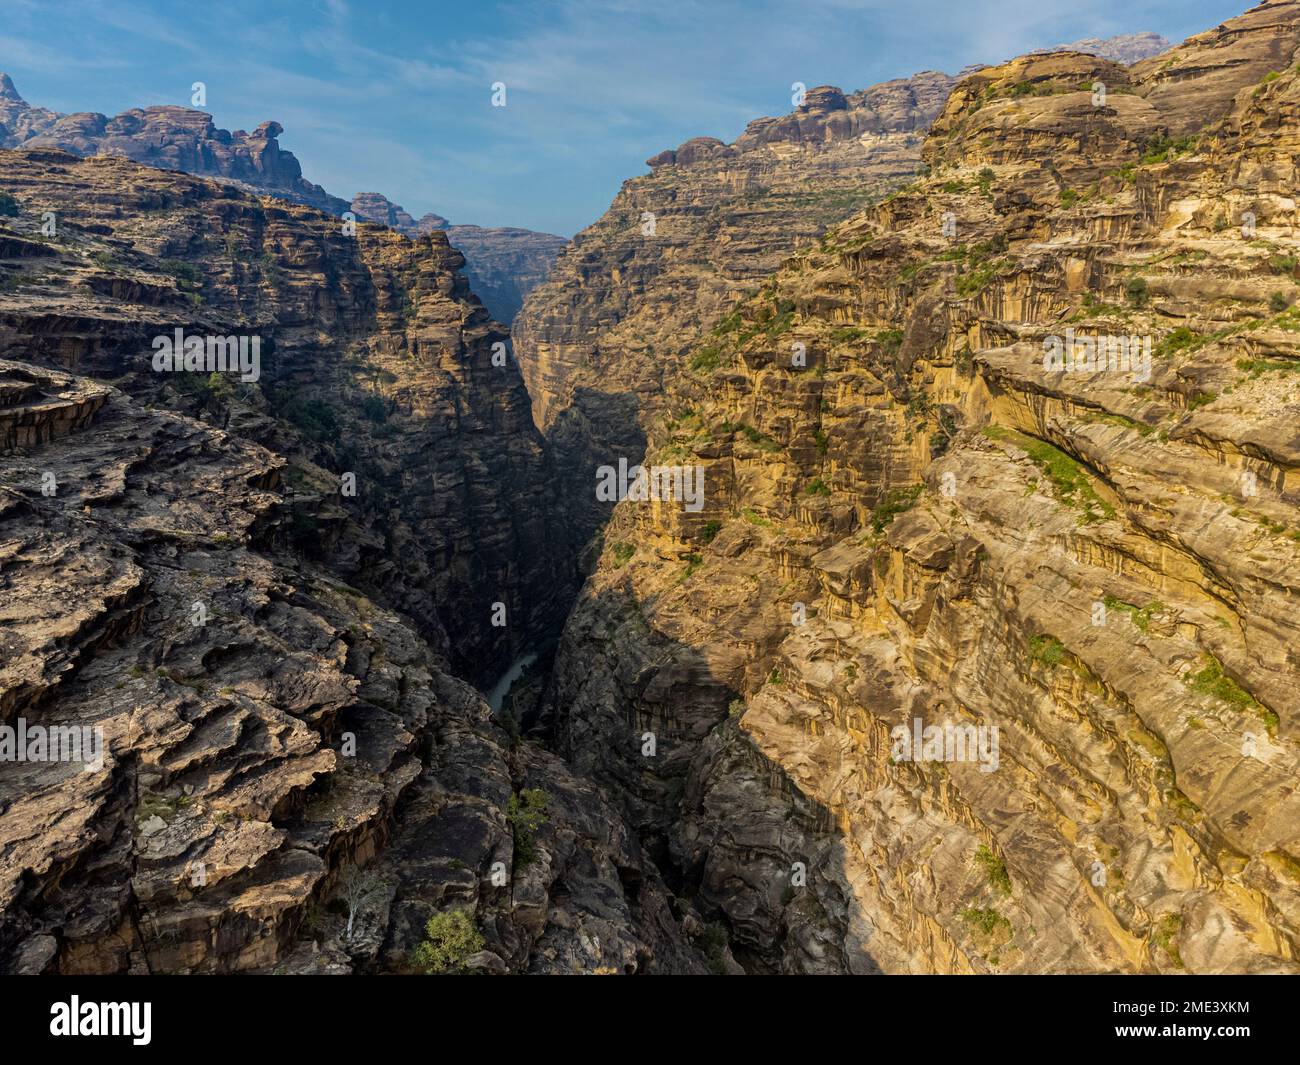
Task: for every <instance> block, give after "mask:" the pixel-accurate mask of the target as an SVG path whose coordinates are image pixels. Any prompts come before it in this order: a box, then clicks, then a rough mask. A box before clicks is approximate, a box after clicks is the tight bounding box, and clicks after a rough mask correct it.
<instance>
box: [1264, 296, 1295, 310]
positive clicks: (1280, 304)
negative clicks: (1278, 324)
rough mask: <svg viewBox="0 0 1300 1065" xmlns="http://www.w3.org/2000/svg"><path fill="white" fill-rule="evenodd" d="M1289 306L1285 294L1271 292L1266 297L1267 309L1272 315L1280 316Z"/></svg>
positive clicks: (1289, 302) (1289, 303)
mask: <svg viewBox="0 0 1300 1065" xmlns="http://www.w3.org/2000/svg"><path fill="white" fill-rule="evenodd" d="M1290 306H1291V301H1290V300H1289V299H1287V295H1286V293H1285V292H1272V293H1270V294H1269V297H1268V309H1269V310H1270V311H1272V312H1273V313H1274V314H1281V313H1282V312H1283V311H1285V310H1286V309H1287V308H1288V307H1290Z"/></svg>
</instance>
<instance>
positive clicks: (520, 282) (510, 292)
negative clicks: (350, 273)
mask: <svg viewBox="0 0 1300 1065" xmlns="http://www.w3.org/2000/svg"><path fill="white" fill-rule="evenodd" d="M425 217H428V216H427V215H426V216H425ZM446 232H447V239H448V240H449V241H451V246H452V247H453V248H456V249H458V250H459V251H460V252H461V253H462V254H463V255H464V256H465V277H466V278H467V279H468V280H469V283H470V287H471V288H472V289H473V290H474V292H475V293H476V294H477V295H478V297H479V299H481V300H482V301H483V306H484V307H486V308H487V309H488V311H489V312H491V314H492V317H493V318H495V319H496V320H497V321H498V322H501V323H502V324H503V325H506V326H513V324H514V320H515V318H516V317H517V316H518V314H519V309H520V308H521V307H522V306H523V305H524V300H525V299H527V298H528V294H529V293H530V292H532V291H533V289H535V288H536V287H537V286H538V285H540V284H541V283H542V282H543V281H545V280H546V279H547V277H549V276H550V273H551V269H552V268H553V267H554V266H555V260H556V259H557V258H559V255H560V252H562V251H563V250H564V248H565V246H566V245H567V244H568V243H569V242H568V240H566V239H565V238H564V237H557V236H556V235H555V234H554V233H539V232H537V231H536V230H533V229H517V228H515V227H513V226H461V225H456V226H447V228H446Z"/></svg>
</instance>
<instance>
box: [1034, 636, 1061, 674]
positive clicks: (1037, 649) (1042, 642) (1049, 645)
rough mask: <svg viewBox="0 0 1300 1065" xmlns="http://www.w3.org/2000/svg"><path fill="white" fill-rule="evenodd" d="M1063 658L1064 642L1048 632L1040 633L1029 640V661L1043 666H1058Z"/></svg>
mask: <svg viewBox="0 0 1300 1065" xmlns="http://www.w3.org/2000/svg"><path fill="white" fill-rule="evenodd" d="M1064 658H1065V644H1063V643H1061V641H1060V640H1058V639H1057V638H1056V637H1055V636H1052V635H1050V634H1049V633H1045V632H1044V633H1040V634H1039V635H1038V636H1033V637H1031V638H1030V640H1029V661H1030V662H1036V663H1039V664H1040V665H1044V666H1059V665H1060V664H1061V662H1062V660H1064Z"/></svg>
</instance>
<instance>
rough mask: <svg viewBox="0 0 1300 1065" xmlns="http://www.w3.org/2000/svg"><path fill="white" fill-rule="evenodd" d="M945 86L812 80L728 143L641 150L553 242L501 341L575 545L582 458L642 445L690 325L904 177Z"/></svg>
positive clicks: (591, 463)
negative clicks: (616, 185)
mask: <svg viewBox="0 0 1300 1065" xmlns="http://www.w3.org/2000/svg"><path fill="white" fill-rule="evenodd" d="M951 86H952V79H951V78H949V77H948V76H947V75H944V74H938V73H933V72H927V73H922V74H918V75H916V76H915V77H913V78H910V79H905V80H899V81H892V82H886V83H884V84H882V85H877V86H874V87H872V88H870V89H866V90H863V91H861V92H856V93H852V94H849V95H846V94H844V93H842V92H841V91H840V90H839V89H836V88H832V87H829V86H822V87H818V88H813V89H809V90H808V92H807V94H806V96H805V98H804V100H803V102H802V103H801V104H800V106H799V107H797V108H796V109H795V111H794V112H792V113H791V114H789V115H785V116H783V117H779V118H760V119H756V120H755V121H753V122H751V123H750V124H749V126H748V127H747V128H746V130H745V132H744V133H743V134H742V135H741V136H740V137H738V138H737V139H736V141H735V142H734V143H732V144H724V143H723V142H721V141H719V140H715V139H712V138H694V139H692V140H689V141H687V142H686V143H685V144H682V145H681V146H679V147H678V148H676V149H674V150H670V151H665V152H661V153H659V154H658V155H656V156H654V157H653V158H651V159H650V160H648V163H649V166H650V168H651V172H650V173H649V174H648V175H646V176H644V177H639V178H633V179H632V180H630V181H627V182H625V183H624V185H623V188H622V190H621V191H620V192H619V194H618V196H617V197H616V198H615V200H614V202H613V204H612V205H611V206H610V209H609V211H608V212H607V213H606V214H605V216H604V217H603V218H601V219H600V221H598V222H597V223H595V224H594V225H592V226H590V227H588V228H587V229H585V230H584V231H583V232H581V233H580V234H578V235H577V236H576V237H575V238H574V240H573V242H572V243H571V244H570V245H569V246H568V248H566V249H565V251H564V252H563V253H562V254H561V256H560V258H559V261H558V262H557V263H556V266H555V269H554V270H553V272H552V275H551V278H550V279H549V280H548V281H547V283H546V284H544V285H542V286H540V287H539V288H538V289H536V290H535V291H534V292H533V294H532V295H531V296H530V297H529V298H528V300H527V301H526V303H525V305H524V309H523V311H522V312H521V313H520V315H519V318H518V320H517V321H516V323H515V328H514V337H515V349H516V351H517V352H518V354H519V359H520V363H521V365H522V367H523V371H524V376H525V378H526V380H527V382H528V390H529V394H530V396H531V397H532V402H533V410H534V413H535V415H536V418H537V421H538V424H539V425H540V426H542V427H543V429H544V431H545V432H546V433H547V436H548V438H549V440H550V442H551V445H552V448H553V451H554V454H555V458H556V466H557V470H558V472H559V475H560V476H561V477H562V478H563V482H562V491H563V493H564V497H565V499H566V500H567V505H568V507H569V508H570V510H571V513H572V516H573V518H574V522H573V526H572V537H573V543H572V549H573V550H574V551H575V552H581V551H582V550H583V548H584V546H585V545H586V544H587V543H588V541H589V540H590V538H591V537H592V535H593V534H594V533H595V531H596V529H597V528H598V527H599V525H600V523H601V522H602V521H603V520H604V519H605V518H606V516H607V515H608V507H607V506H605V505H602V504H600V503H598V502H597V501H596V500H595V499H594V497H593V493H592V491H591V485H592V483H593V477H594V470H595V467H596V466H597V465H599V464H601V463H604V462H606V461H608V457H609V456H610V455H624V456H629V457H630V458H631V460H632V461H635V459H636V457H637V456H639V455H640V454H641V452H642V450H643V449H644V443H645V426H646V424H647V422H648V421H649V420H650V419H651V418H653V417H654V416H655V415H656V414H657V413H658V412H659V411H660V410H661V409H662V402H663V398H664V396H665V395H666V391H667V387H668V386H667V381H668V378H669V377H670V376H671V375H672V374H673V373H674V372H675V369H676V368H677V367H678V365H679V363H680V359H681V356H682V355H683V353H684V352H685V351H686V349H687V348H688V347H689V345H690V343H691V340H692V338H693V337H694V336H695V330H696V328H697V326H698V324H699V323H701V322H706V321H708V322H711V321H714V320H716V319H717V318H718V317H719V315H721V314H722V313H724V312H725V311H726V310H727V309H729V308H730V307H731V306H732V305H733V304H734V303H735V302H736V301H738V300H740V299H741V298H742V297H743V296H744V295H745V294H746V293H751V292H753V291H754V290H755V289H757V287H758V286H759V284H761V283H762V281H763V280H764V279H765V278H766V277H767V275H768V274H770V273H771V272H772V271H773V270H774V269H776V268H777V266H779V265H780V263H781V262H782V260H783V259H785V257H786V256H788V255H790V254H791V253H792V252H793V251H795V249H797V248H799V247H800V246H804V245H807V244H810V243H811V242H813V241H814V240H815V239H816V238H818V237H819V236H820V235H821V234H822V233H823V232H824V231H825V229H826V227H827V226H828V225H831V224H833V223H835V222H837V221H840V220H842V219H844V218H845V217H847V216H848V215H850V214H852V213H853V212H854V211H855V210H857V209H860V208H861V207H862V206H863V205H864V204H867V203H870V202H873V201H874V200H878V199H881V198H883V197H884V196H885V195H886V194H887V193H888V192H889V191H890V190H891V189H893V188H895V187H896V186H897V185H899V184H901V183H902V182H903V181H906V180H909V179H910V178H911V177H913V176H914V175H915V172H916V169H917V167H918V166H919V165H920V148H921V142H922V133H921V131H922V130H923V129H924V128H925V127H926V126H927V125H928V124H929V123H930V121H931V120H932V119H933V118H934V116H935V115H936V114H938V112H939V110H940V108H941V107H942V106H943V101H944V99H945V98H946V96H947V94H948V91H949V89H950V88H951ZM697 357H698V358H699V359H700V360H703V361H704V362H708V361H709V360H710V359H712V358H713V356H712V355H711V354H710V353H709V352H708V351H705V352H704V353H702V354H699V355H698V356H697Z"/></svg>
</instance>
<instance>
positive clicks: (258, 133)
mask: <svg viewBox="0 0 1300 1065" xmlns="http://www.w3.org/2000/svg"><path fill="white" fill-rule="evenodd" d="M283 132H284V127H283V126H281V125H280V123H278V122H263V123H262V124H261V125H260V126H258V127H257V128H256V129H255V130H253V132H251V133H246V132H245V131H244V130H242V129H240V130H235V131H234V132H233V133H232V132H231V131H230V130H225V129H220V128H218V127H217V126H216V124H215V123H214V122H213V120H212V116H211V115H210V114H208V113H207V112H206V111H199V110H194V109H191V108H185V107H171V106H158V107H144V108H139V107H136V108H132V109H131V110H129V111H123V112H122V113H121V114H120V115H115V116H114V117H112V118H109V117H108V116H106V115H101V114H98V113H95V112H89V111H86V112H79V113H77V114H71V115H61V114H58V113H57V112H55V111H50V110H48V109H47V108H44V107H33V106H32V105H31V104H29V103H27V101H26V100H24V99H23V98H22V96H20V95H19V93H18V90H17V89H16V88H15V87H14V83H13V80H12V79H11V78H10V77H9V75H8V74H0V148H22V147H29V148H57V149H60V150H62V151H66V152H71V153H73V154H74V155H81V156H93V155H111V156H119V157H121V158H124V159H133V160H135V161H136V162H138V163H143V164H145V165H146V166H152V167H158V168H160V169H164V170H181V171H184V172H185V173H187V174H195V175H198V176H200V177H211V178H216V179H218V180H220V181H224V182H228V183H230V184H232V185H235V186H236V187H238V188H242V189H245V190H247V191H250V192H253V193H259V194H267V195H271V196H276V197H279V198H281V199H286V200H289V201H291V202H293V203H298V204H303V205H305V206H309V207H317V208H319V209H320V210H322V211H325V212H327V213H329V214H334V215H341V214H342V213H343V212H345V211H349V210H350V211H352V212H353V213H354V214H355V215H356V217H357V218H359V219H362V220H364V221H367V222H374V223H376V224H378V225H383V226H388V227H389V228H390V229H394V230H396V231H397V232H399V233H402V234H404V235H405V236H408V237H419V236H424V235H425V234H428V233H431V232H433V231H435V230H447V231H448V235H449V236H450V237H451V238H452V245H453V247H455V248H457V249H458V250H459V251H460V252H461V253H462V254H464V255H465V256H466V257H467V259H468V264H467V267H466V272H467V274H468V275H469V280H470V283H471V284H472V285H473V287H474V291H475V292H476V293H477V294H478V295H479V297H480V298H481V299H482V300H483V302H484V304H485V305H486V306H487V308H488V312H489V313H490V314H491V315H492V317H493V318H494V319H496V320H497V321H499V322H502V323H503V324H505V325H507V326H508V325H509V324H510V323H511V322H512V321H513V319H514V316H515V314H516V313H517V312H518V310H519V306H520V304H521V303H522V302H523V298H524V296H526V295H527V294H528V293H529V292H530V291H531V290H532V289H533V288H534V287H535V286H536V285H537V284H539V283H540V282H541V281H542V280H544V279H545V277H546V275H547V273H548V272H549V271H550V268H551V264H552V263H554V261H555V257H556V256H557V255H558V254H559V252H560V249H561V248H563V247H564V245H565V243H566V241H565V239H564V238H563V237H557V236H555V235H554V234H551V233H537V232H534V231H533V230H528V229H516V228H512V227H504V228H484V227H482V226H452V225H450V223H449V222H448V221H447V220H446V219H445V218H443V217H442V216H440V215H436V214H426V215H424V216H423V217H422V218H420V219H419V220H416V219H415V218H412V217H411V215H410V214H408V213H407V212H406V211H405V210H403V209H402V208H401V207H399V206H397V205H396V204H394V203H392V202H391V201H390V200H389V199H388V198H387V197H386V196H384V195H383V194H382V193H378V192H361V193H358V194H357V195H356V196H355V197H354V198H353V199H352V201H351V202H350V203H349V201H347V200H344V199H340V198H339V197H337V196H331V195H330V194H329V193H328V192H326V191H325V190H324V189H323V188H321V187H320V186H319V185H315V184H313V183H312V182H310V181H308V180H307V179H306V178H304V177H303V176H302V167H301V166H300V165H299V163H298V160H297V159H296V158H295V157H294V155H293V153H292V152H288V151H285V150H284V149H282V148H281V147H280V143H279V139H278V138H279V136H280V134H282V133H283Z"/></svg>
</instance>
